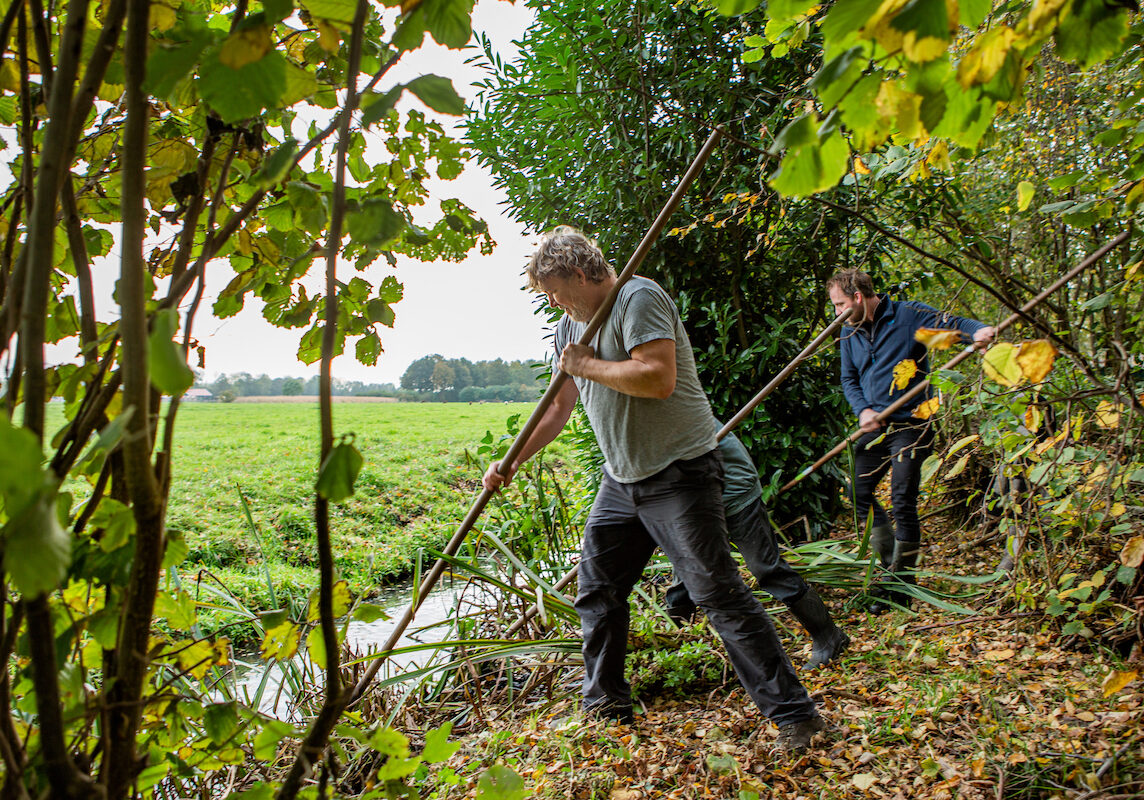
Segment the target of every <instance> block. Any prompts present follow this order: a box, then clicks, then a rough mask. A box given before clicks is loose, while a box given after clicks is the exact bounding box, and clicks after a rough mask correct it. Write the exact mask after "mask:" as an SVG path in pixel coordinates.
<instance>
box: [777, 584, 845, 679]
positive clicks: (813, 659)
mask: <svg viewBox="0 0 1144 800" xmlns="http://www.w3.org/2000/svg"><path fill="white" fill-rule="evenodd" d="M789 608H790V613H791V614H793V615H794V617H795V619H797V620H798V621H799V622H801V623H802V626H803V627H804V628H806V631H807V633H809V634H810V638H811V642H812V643H811V646H810V661H808V662H806V668H807V669H817V668H819V667H821V666H823V665H824V664H829V663H830V662H831V661H833V660H834V659H836V658H838V657H839V656H841V655H842V653H843V651H844V650H846V648H847V647H849V646H850V637H849V636H847V635H846V632H845V631H844V630H842V629H841V628H839V627H838V626H837V625H835V624H834V620H832V619H831V618H830V612H829V611H827V610H826V606H825V605H824V604H823V602H822V598H821V597H819V596H818V592H816V591H814V589H813V588H811V587H809V586H808V587H807V590H806V594H804V595H803V596H802V597H800V598H799V599H798V600H797V601H795V602H794V603H791V604H790V606H789Z"/></svg>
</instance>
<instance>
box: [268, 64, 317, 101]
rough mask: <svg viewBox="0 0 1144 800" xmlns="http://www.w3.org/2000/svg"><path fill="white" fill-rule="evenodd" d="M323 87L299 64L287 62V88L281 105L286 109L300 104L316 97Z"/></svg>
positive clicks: (283, 93) (281, 99)
mask: <svg viewBox="0 0 1144 800" xmlns="http://www.w3.org/2000/svg"><path fill="white" fill-rule="evenodd" d="M321 88H322V86H321V84H320V83H318V79H317V78H316V77H315V76H314V75H313V74H312V73H310V72H309V71H307V70H305V69H302V68H301V67H299V66H298V65H297V64H294V63H291V62H289V61H287V62H286V88H285V89H284V90H283V92H282V97H281V98H280V99H279V101H278V102H279V105H281V106H283V107H286V106H292V105H294V104H295V103H300V102H301V101H303V100H307V99H309V98H311V97H313V96H314V95H316V94H317V93H318V92H319V91H320V90H321Z"/></svg>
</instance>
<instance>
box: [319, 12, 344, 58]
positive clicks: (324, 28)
mask: <svg viewBox="0 0 1144 800" xmlns="http://www.w3.org/2000/svg"><path fill="white" fill-rule="evenodd" d="M314 27H316V28H317V29H318V46H319V47H321V48H322V49H323V50H325V51H326V52H327V53H336V52H338V47H339V46H340V45H341V41H342V35H341V34H340V33H339V32H338V29H337V28H335V27H334V26H333V25H331V24H330V23H328V22H326V21H325V20H324V19H316V20H314Z"/></svg>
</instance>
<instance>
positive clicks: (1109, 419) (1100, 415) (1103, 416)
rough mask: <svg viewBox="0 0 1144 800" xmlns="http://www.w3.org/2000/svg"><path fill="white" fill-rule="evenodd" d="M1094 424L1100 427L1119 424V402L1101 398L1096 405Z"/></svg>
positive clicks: (1113, 426) (1111, 426)
mask: <svg viewBox="0 0 1144 800" xmlns="http://www.w3.org/2000/svg"><path fill="white" fill-rule="evenodd" d="M1096 424H1097V425H1099V426H1100V427H1102V428H1115V427H1116V426H1117V425H1119V424H1120V404H1119V403H1113V402H1111V401H1109V400H1101V401H1100V402H1099V403H1098V404H1097V406H1096Z"/></svg>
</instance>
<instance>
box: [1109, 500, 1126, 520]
mask: <svg viewBox="0 0 1144 800" xmlns="http://www.w3.org/2000/svg"><path fill="white" fill-rule="evenodd" d="M1127 512H1128V506H1126V505H1124V503H1113V504H1112V508H1110V509H1108V514H1109V516H1112V517H1120V516H1123V515H1124V514H1125V513H1127Z"/></svg>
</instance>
